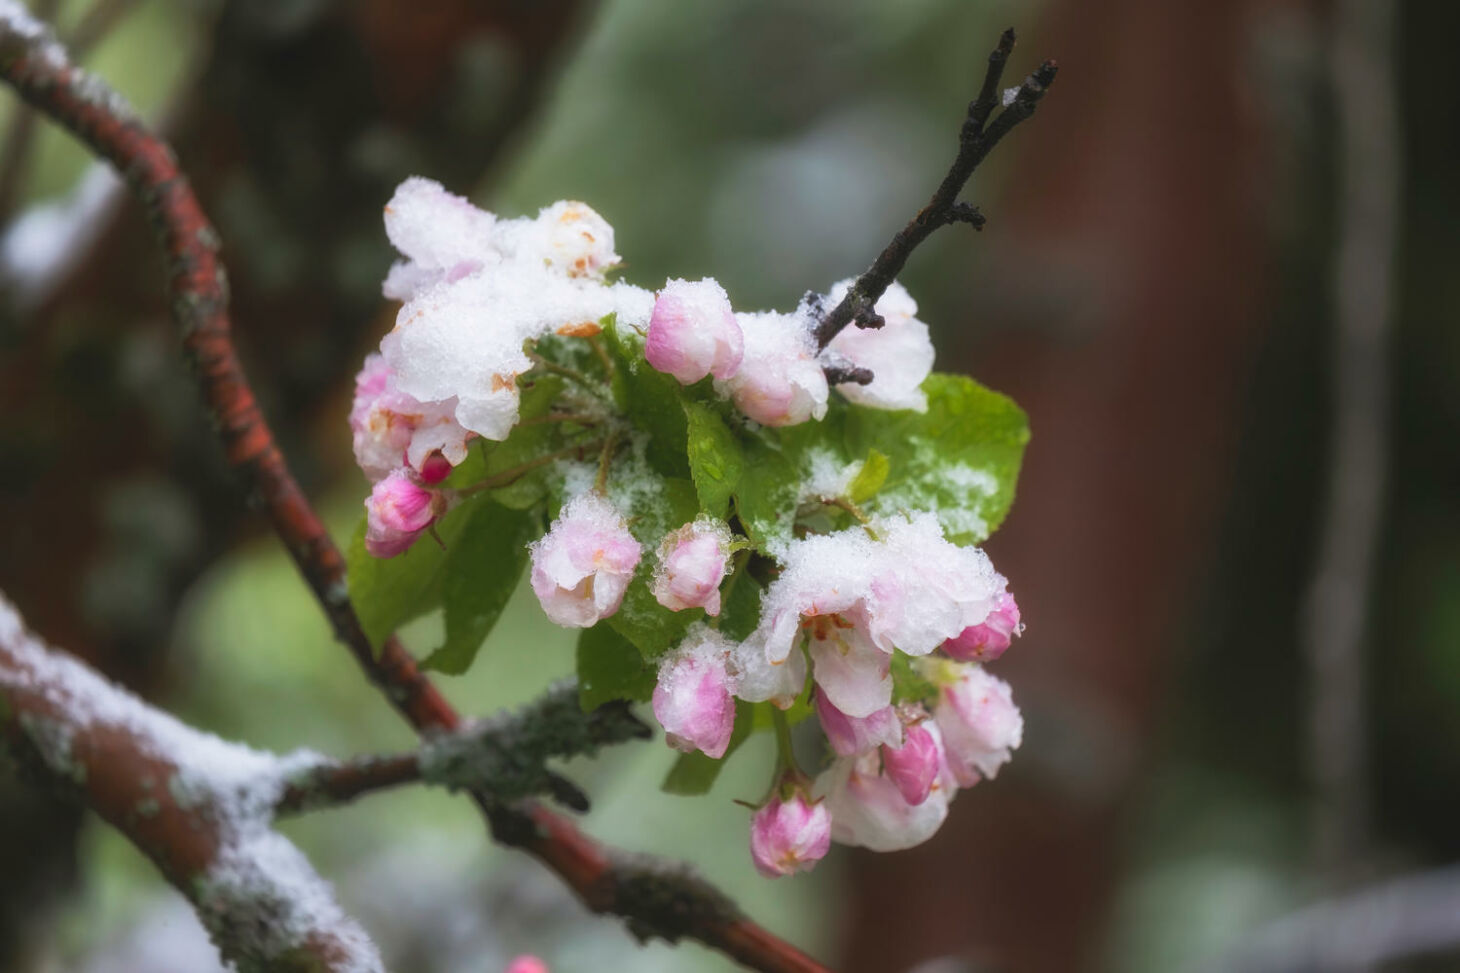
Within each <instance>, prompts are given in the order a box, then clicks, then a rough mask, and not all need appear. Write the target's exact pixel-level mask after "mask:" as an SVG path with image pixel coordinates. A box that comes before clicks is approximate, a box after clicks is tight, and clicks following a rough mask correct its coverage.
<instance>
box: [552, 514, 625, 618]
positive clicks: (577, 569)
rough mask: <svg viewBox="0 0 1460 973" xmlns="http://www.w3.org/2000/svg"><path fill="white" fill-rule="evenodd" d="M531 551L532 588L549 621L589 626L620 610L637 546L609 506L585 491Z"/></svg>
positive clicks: (620, 517) (619, 518) (620, 518)
mask: <svg viewBox="0 0 1460 973" xmlns="http://www.w3.org/2000/svg"><path fill="white" fill-rule="evenodd" d="M531 551H532V590H533V592H534V593H536V595H537V600H538V601H539V602H540V603H541V604H542V610H543V611H544V612H546V613H547V617H548V618H550V619H552V620H553V621H554V622H556V623H557V624H559V625H562V626H564V627H565V628H588V627H590V626H592V625H593V624H595V623H596V622H597V621H598V620H599V619H601V618H607V617H608V616H609V615H612V614H613V613H614V612H616V611H618V606H619V604H620V603H621V602H622V601H623V599H624V592H625V591H627V590H628V587H629V581H630V580H631V579H632V578H633V576H634V568H635V566H637V565H638V563H639V553H640V548H639V542H638V541H636V540H634V535H632V534H630V533H629V529H628V526H627V525H626V524H625V523H624V519H623V517H622V516H620V515H619V512H618V511H617V510H615V509H614V507H613V505H612V504H610V503H609V502H608V501H607V500H605V499H604V498H603V497H601V496H599V495H598V494H596V493H585V494H583V495H582V496H579V497H577V498H575V499H573V500H571V501H569V503H568V504H567V505H565V506H564V507H563V510H562V513H561V514H559V515H558V519H557V520H556V521H554V523H553V526H552V528H551V529H550V530H549V531H548V532H547V534H546V535H545V536H544V537H543V538H542V539H541V540H539V541H537V542H535V543H534V544H533V545H532V548H531Z"/></svg>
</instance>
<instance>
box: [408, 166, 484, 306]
mask: <svg viewBox="0 0 1460 973" xmlns="http://www.w3.org/2000/svg"><path fill="white" fill-rule="evenodd" d="M496 225H497V218H496V216H494V215H493V214H491V213H488V212H486V211H484V210H481V209H478V208H477V207H476V206H474V205H472V202H471V201H470V200H468V199H466V198H464V197H462V196H457V195H455V194H454V193H450V192H448V191H447V190H446V188H445V187H444V186H442V185H441V184H440V183H439V182H436V181H434V180H431V179H423V178H421V177H420V176H411V177H410V178H409V179H407V180H406V181H405V182H403V183H401V184H400V185H399V186H397V187H396V190H395V194H394V195H393V196H391V198H390V202H388V203H386V204H385V235H386V236H387V237H389V238H390V242H391V245H392V246H394V247H395V248H396V250H398V251H400V253H401V254H403V255H404V258H405V259H403V260H398V261H396V263H395V265H394V266H392V267H391V268H390V273H389V274H387V275H386V278H385V283H384V285H383V286H382V288H381V290H382V291H383V292H384V294H385V296H386V297H388V298H391V299H392V300H397V301H408V300H410V299H411V298H412V297H413V296H414V295H415V294H416V293H417V292H418V291H420V290H422V289H424V288H425V287H428V286H430V285H431V284H434V283H436V282H438V281H441V280H457V279H460V278H461V277H464V276H466V275H467V274H470V273H475V272H476V271H478V270H480V269H481V268H482V267H483V266H484V265H485V264H486V263H488V262H489V261H492V260H496V259H498V253H497V248H496V246H495V237H494V232H493V231H494V230H495V229H496Z"/></svg>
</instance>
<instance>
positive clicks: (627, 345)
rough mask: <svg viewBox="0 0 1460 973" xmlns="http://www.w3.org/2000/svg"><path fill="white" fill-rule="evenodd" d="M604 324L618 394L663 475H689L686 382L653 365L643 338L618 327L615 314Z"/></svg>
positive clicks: (651, 459) (614, 385) (615, 389)
mask: <svg viewBox="0 0 1460 973" xmlns="http://www.w3.org/2000/svg"><path fill="white" fill-rule="evenodd" d="M603 326H604V334H605V335H606V336H607V338H608V340H607V342H606V343H605V346H606V347H607V348H608V351H609V354H610V356H611V357H612V358H613V360H614V365H615V372H614V378H613V392H614V398H615V399H616V400H617V401H618V403H619V405H620V407H621V408H623V410H624V411H625V412H626V413H628V416H629V418H630V419H632V420H633V422H634V425H635V426H637V427H639V428H640V429H643V430H645V431H646V432H648V433H649V447H648V455H649V461H650V462H651V463H653V464H654V467H655V468H656V469H657V470H658V471H659V472H660V473H661V474H663V475H664V476H675V477H687V476H689V461H688V460H687V459H686V452H687V448H688V447H687V444H688V439H689V424H688V421H687V420H686V419H685V415H684V403H685V402H686V401H687V396H686V394H685V391H684V389H683V387H681V386H680V384H679V381H678V380H677V379H675V378H674V377H673V376H672V375H666V374H664V373H663V372H660V371H657V370H656V369H655V368H654V367H653V366H651V365H650V364H649V362H648V360H647V359H645V358H644V340H643V338H642V337H640V336H639V335H638V333H636V332H635V331H634V330H633V329H632V328H621V327H619V325H618V321H617V319H616V318H615V317H614V316H613V315H610V316H609V317H607V318H604V320H603Z"/></svg>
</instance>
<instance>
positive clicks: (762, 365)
mask: <svg viewBox="0 0 1460 973" xmlns="http://www.w3.org/2000/svg"><path fill="white" fill-rule="evenodd" d="M735 319H736V321H737V322H739V324H740V330H741V333H742V334H743V335H744V337H745V353H744V356H743V357H742V358H741V360H740V369H739V371H737V372H736V373H735V374H734V375H733V376H731V377H730V378H729V379H727V380H725V381H724V382H723V383H717V384H716V386H715V387H716V388H717V389H719V390H721V392H722V394H723V393H725V392H728V393H729V395H730V396H731V397H732V398H733V399H734V400H735V405H736V407H737V408H738V409H740V411H741V412H743V413H745V414H746V415H747V416H749V417H750V418H751V419H754V420H755V421H756V422H759V423H761V424H763V425H767V426H794V425H797V424H799V423H802V422H805V421H807V420H808V419H820V418H821V417H822V416H824V415H826V400H827V396H828V394H829V390H828V388H827V384H826V375H825V374H823V372H822V370H821V364H820V363H819V362H818V361H817V360H816V345H815V342H814V340H813V339H812V337H811V332H810V329H809V328H808V327H807V322H806V319H805V318H804V317H803V316H801V315H796V314H776V313H773V312H766V313H760V314H739V315H736V318H735Z"/></svg>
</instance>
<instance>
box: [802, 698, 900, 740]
mask: <svg viewBox="0 0 1460 973" xmlns="http://www.w3.org/2000/svg"><path fill="white" fill-rule="evenodd" d="M814 699H815V701H816V716H817V718H818V719H819V720H820V721H821V729H822V731H823V732H825V733H826V739H827V742H828V743H830V744H831V748H832V750H834V751H836V752H837V753H838V754H839V755H841V756H843V757H851V756H855V755H857V754H859V753H866V752H867V751H868V750H875V749H877V747H879V746H894V747H895V746H898V745H899V744H901V743H902V721H901V720H900V719H898V717H897V710H896V709H894V708H893V707H891V706H884V707H882V708H881V709H879V710H877V711H876V712H875V713H873V714H872V715H871V716H862V717H857V716H848V715H847V714H845V713H843V712H842V711H841V710H839V709H837V708H836V707H835V706H834V705H832V702H831V700H829V699H827V698H826V693H825V692H823V691H821V690H817V691H816V693H815V696H814Z"/></svg>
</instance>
